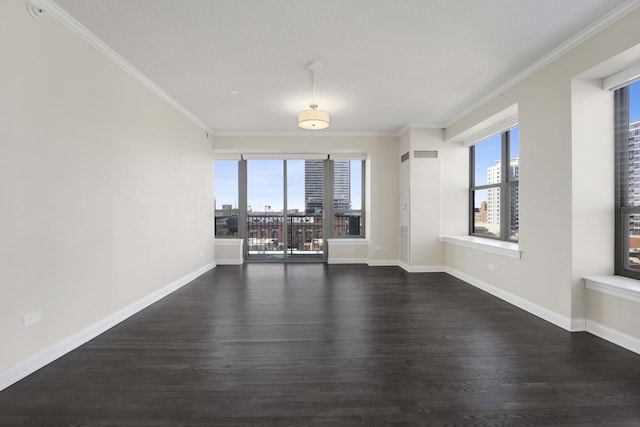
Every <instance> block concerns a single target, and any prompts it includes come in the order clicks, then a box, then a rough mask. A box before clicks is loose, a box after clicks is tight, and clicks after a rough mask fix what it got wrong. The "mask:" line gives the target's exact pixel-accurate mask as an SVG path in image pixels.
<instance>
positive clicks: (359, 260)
mask: <svg viewBox="0 0 640 427" xmlns="http://www.w3.org/2000/svg"><path fill="white" fill-rule="evenodd" d="M366 263H367V259H366V258H329V259H328V260H327V264H366Z"/></svg>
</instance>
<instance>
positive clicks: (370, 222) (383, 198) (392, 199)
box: [213, 135, 400, 265]
mask: <svg viewBox="0 0 640 427" xmlns="http://www.w3.org/2000/svg"><path fill="white" fill-rule="evenodd" d="M213 145H214V152H215V153H216V154H217V155H221V154H230V153H270V154H274V153H275V154H283V153H294V154H301V153H302V154H307V153H322V154H327V153H328V154H338V153H339V154H349V153H352V154H354V153H358V154H366V155H367V161H366V178H365V181H366V182H365V186H366V188H365V217H366V223H365V227H366V238H367V241H368V242H369V247H368V254H367V259H368V262H369V263H370V264H372V265H380V264H388V263H389V262H392V263H397V261H398V259H399V245H398V242H399V234H398V227H397V224H398V222H399V214H398V208H397V206H398V203H399V201H398V185H399V184H398V170H399V169H398V165H399V164H400V158H399V156H398V154H397V153H398V138H392V137H364V136H362V137H350V136H319V135H311V136H223V135H216V136H214V138H213ZM376 248H379V249H376ZM354 251H355V252H354ZM354 253H358V254H361V253H362V251H361V248H352V250H346V248H341V250H339V253H336V256H337V257H340V256H344V257H347V258H350V257H351V256H353V254H354ZM329 256H330V257H332V258H333V255H332V254H330V255H329ZM333 260H334V261H338V258H333Z"/></svg>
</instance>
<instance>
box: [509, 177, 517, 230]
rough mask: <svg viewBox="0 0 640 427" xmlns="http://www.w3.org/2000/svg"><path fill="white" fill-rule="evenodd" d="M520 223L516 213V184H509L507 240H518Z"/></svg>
mask: <svg viewBox="0 0 640 427" xmlns="http://www.w3.org/2000/svg"><path fill="white" fill-rule="evenodd" d="M519 234H520V224H519V215H518V185H517V184H513V185H510V186H509V236H508V237H509V240H518V237H519Z"/></svg>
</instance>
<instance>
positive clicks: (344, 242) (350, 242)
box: [327, 237, 369, 246]
mask: <svg viewBox="0 0 640 427" xmlns="http://www.w3.org/2000/svg"><path fill="white" fill-rule="evenodd" d="M327 242H329V245H331V246H368V245H369V241H368V240H365V239H363V238H362V237H343V238H335V237H332V238H331V239H327Z"/></svg>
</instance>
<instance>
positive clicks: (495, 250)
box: [438, 236, 522, 259]
mask: <svg viewBox="0 0 640 427" xmlns="http://www.w3.org/2000/svg"><path fill="white" fill-rule="evenodd" d="M438 240H440V241H441V242H444V243H450V244H452V245H457V246H463V247H465V248H472V249H478V250H480V251H484V252H489V253H492V254H496V255H502V256H506V257H508V258H514V259H521V258H522V251H521V250H520V248H519V246H518V244H517V243H513V242H503V241H502V240H493V239H483V238H482V237H476V236H438Z"/></svg>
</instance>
